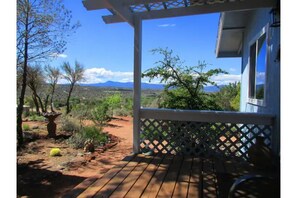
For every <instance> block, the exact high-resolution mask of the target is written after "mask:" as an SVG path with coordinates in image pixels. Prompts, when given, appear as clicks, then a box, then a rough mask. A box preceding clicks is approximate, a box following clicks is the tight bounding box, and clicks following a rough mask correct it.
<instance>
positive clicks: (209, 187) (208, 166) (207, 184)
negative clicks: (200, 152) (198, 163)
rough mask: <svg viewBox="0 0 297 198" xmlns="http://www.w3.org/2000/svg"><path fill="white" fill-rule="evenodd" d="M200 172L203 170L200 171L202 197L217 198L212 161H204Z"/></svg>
mask: <svg viewBox="0 0 297 198" xmlns="http://www.w3.org/2000/svg"><path fill="white" fill-rule="evenodd" d="M202 170H203V171H202V177H203V185H202V192H203V197H209V198H215V197H217V188H216V176H215V174H214V170H213V161H212V160H210V159H204V160H203V167H202Z"/></svg>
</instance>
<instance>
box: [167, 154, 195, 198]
mask: <svg viewBox="0 0 297 198" xmlns="http://www.w3.org/2000/svg"><path fill="white" fill-rule="evenodd" d="M192 160H193V159H192V157H185V158H184V160H183V164H182V166H181V169H180V172H179V176H178V179H177V182H176V185H175V188H174V192H173V195H172V197H176V198H179V197H187V195H188V187H189V183H190V176H191V168H192Z"/></svg>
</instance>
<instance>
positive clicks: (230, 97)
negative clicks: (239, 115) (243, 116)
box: [215, 82, 240, 111]
mask: <svg viewBox="0 0 297 198" xmlns="http://www.w3.org/2000/svg"><path fill="white" fill-rule="evenodd" d="M236 96H237V99H236V100H235V97H236ZM215 97H216V100H217V102H218V104H219V105H220V107H221V108H222V109H223V110H225V111H238V110H239V100H238V99H239V98H240V83H238V82H235V83H229V84H228V85H226V86H223V87H222V88H221V89H220V91H219V92H217V93H216V95H215ZM237 100H238V101H237ZM237 102H238V103H237ZM236 103H237V104H236Z"/></svg>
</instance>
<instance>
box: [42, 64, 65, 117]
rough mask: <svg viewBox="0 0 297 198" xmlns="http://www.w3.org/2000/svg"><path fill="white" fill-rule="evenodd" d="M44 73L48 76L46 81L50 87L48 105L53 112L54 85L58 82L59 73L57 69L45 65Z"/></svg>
mask: <svg viewBox="0 0 297 198" xmlns="http://www.w3.org/2000/svg"><path fill="white" fill-rule="evenodd" d="M44 71H45V73H46V75H47V76H48V80H49V85H50V92H51V93H50V95H51V96H50V97H51V98H50V105H51V111H52V112H54V107H53V97H54V93H55V90H56V85H57V83H58V80H59V78H60V76H61V72H60V69H59V68H56V67H52V66H50V65H46V66H45V67H44Z"/></svg>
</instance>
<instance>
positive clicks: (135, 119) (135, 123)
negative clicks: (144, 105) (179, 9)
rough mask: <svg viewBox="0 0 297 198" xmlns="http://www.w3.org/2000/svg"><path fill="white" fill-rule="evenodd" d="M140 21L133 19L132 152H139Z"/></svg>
mask: <svg viewBox="0 0 297 198" xmlns="http://www.w3.org/2000/svg"><path fill="white" fill-rule="evenodd" d="M141 55H142V20H141V19H139V18H135V19H134V87H133V152H134V153H138V152H139V142H140V139H139V136H140V102H141Z"/></svg>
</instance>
